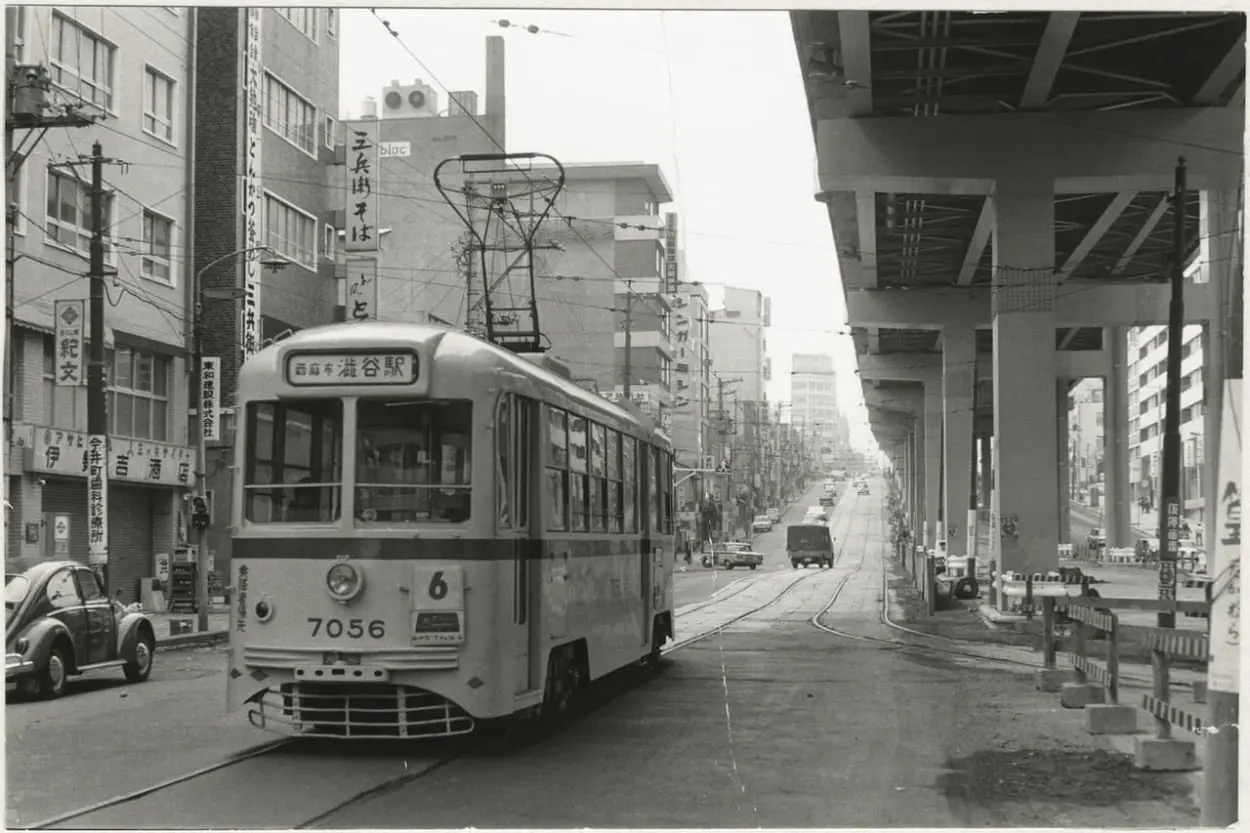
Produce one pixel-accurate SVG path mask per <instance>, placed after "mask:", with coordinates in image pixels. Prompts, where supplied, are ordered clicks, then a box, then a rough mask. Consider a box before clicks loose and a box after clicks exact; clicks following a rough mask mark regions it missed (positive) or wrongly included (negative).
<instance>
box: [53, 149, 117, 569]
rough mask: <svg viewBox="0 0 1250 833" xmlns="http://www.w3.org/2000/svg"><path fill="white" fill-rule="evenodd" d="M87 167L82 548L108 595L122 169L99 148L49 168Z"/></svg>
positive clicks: (115, 160)
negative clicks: (108, 169) (107, 203)
mask: <svg viewBox="0 0 1250 833" xmlns="http://www.w3.org/2000/svg"><path fill="white" fill-rule="evenodd" d="M87 163H90V165H91V190H90V191H89V192H88V197H89V199H90V204H91V244H90V247H89V250H88V255H89V265H88V271H87V279H88V281H90V284H91V296H90V299H91V300H90V314H89V316H88V317H89V319H90V321H91V352H90V355H89V356H88V360H87V434H88V440H87V461H88V467H87V542H88V555H87V559H88V563H89V564H91V565H92V566H93V567H95V568H97V569H98V570H99V571H100V577H101V579H102V582H103V584H104V587H105V591H106V592H109V590H110V589H111V588H109V584H108V575H109V573H108V562H109V527H108V454H109V425H108V389H107V385H108V378H107V376H108V374H107V372H106V369H105V350H104V279H105V277H107V274H106V272H105V266H104V224H105V217H104V166H105V165H106V164H109V165H119V166H121V167H122V169H123V170H125V167H126V163H125V162H121V161H120V160H117V159H110V158H105V156H104V154H103V151H102V149H101V147H100V143H99V142H94V143H93V144H92V145H91V155H90V156H79V157H78V161H76V162H58V163H54V164H52V165H49V166H48V167H50V168H61V167H63V168H73V167H77V166H78V165H83V164H87Z"/></svg>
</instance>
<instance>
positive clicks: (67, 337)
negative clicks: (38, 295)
mask: <svg viewBox="0 0 1250 833" xmlns="http://www.w3.org/2000/svg"><path fill="white" fill-rule="evenodd" d="M53 308H54V316H55V318H56V334H55V336H54V345H55V349H56V356H55V359H54V360H53V366H52V372H53V374H54V379H55V382H54V384H56V385H57V386H58V387H61V386H73V385H85V384H87V369H86V368H87V354H86V346H87V345H86V341H87V320H86V302H85V301H57V302H56V303H55V304H54V305H53Z"/></svg>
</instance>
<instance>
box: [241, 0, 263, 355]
mask: <svg viewBox="0 0 1250 833" xmlns="http://www.w3.org/2000/svg"><path fill="white" fill-rule="evenodd" d="M260 16H261V9H260V8H259V7H249V8H248V10H247V35H246V46H245V50H246V51H245V53H244V59H245V63H244V72H243V78H244V85H245V86H244V94H245V95H244V100H245V102H246V104H245V105H244V106H245V108H246V114H247V117H246V119H245V125H244V138H243V188H242V196H243V245H244V247H245V248H248V249H251V248H255V247H258V246H263V245H264V244H265V241H264V202H265V195H264V190H263V186H262V183H261V168H260V162H261V137H262V136H263V135H264V134H263V125H262V124H261V122H262V120H263V114H264V99H263V98H262V96H263V95H264V91H265V85H264V74H263V73H262V71H261V56H260V44H261V31H260V21H261V17H260ZM260 276H261V264H260V258H255V257H246V258H244V260H243V313H242V319H243V321H242V327H241V328H240V330H239V341H240V346H241V347H242V348H243V358H245V359H246V358H248V357H250V356H252V355H253V354H255V353H256V352H258V351H259V350H260V342H261V318H260V310H261V306H260Z"/></svg>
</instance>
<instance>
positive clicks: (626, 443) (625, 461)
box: [621, 436, 639, 534]
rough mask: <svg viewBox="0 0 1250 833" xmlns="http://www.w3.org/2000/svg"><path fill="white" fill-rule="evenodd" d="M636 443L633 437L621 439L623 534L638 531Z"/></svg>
mask: <svg viewBox="0 0 1250 833" xmlns="http://www.w3.org/2000/svg"><path fill="white" fill-rule="evenodd" d="M637 445H638V441H637V440H635V439H634V438H633V437H625V436H622V437H621V476H622V486H623V488H622V489H621V494H622V495H623V503H622V505H623V506H624V512H623V520H624V522H625V526H624V529H623V530H622V531H623V532H625V533H627V534H633V533H635V532H637V531H638V462H639V460H638V456H637V451H636V449H637Z"/></svg>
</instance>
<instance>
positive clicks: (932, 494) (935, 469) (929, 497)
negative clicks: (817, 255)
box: [924, 379, 949, 549]
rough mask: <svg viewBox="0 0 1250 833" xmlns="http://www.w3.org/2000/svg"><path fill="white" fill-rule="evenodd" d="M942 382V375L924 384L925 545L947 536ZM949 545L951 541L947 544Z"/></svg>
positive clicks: (927, 547) (932, 544)
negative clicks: (945, 525) (943, 504)
mask: <svg viewBox="0 0 1250 833" xmlns="http://www.w3.org/2000/svg"><path fill="white" fill-rule="evenodd" d="M942 410H943V408H942V384H941V380H940V379H935V380H933V381H932V382H925V386H924V516H925V529H924V535H925V540H924V545H925V549H929V548H931V547H936V546H937V540H938V539H939V538H945V537H946V530H945V529H944V528H943V519H942V417H943V416H944V415H943V413H942ZM947 545H948V546H949V542H948V544H947Z"/></svg>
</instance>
